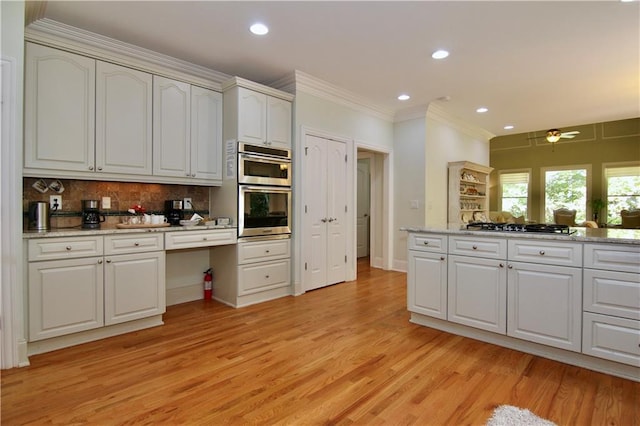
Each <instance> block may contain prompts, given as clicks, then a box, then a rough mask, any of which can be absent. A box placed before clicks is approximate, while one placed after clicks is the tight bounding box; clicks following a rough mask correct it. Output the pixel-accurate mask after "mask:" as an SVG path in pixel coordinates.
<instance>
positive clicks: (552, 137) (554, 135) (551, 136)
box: [529, 129, 580, 143]
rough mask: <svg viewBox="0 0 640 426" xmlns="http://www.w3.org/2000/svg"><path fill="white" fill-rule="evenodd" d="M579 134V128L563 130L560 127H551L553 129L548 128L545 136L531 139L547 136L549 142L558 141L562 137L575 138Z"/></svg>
mask: <svg viewBox="0 0 640 426" xmlns="http://www.w3.org/2000/svg"><path fill="white" fill-rule="evenodd" d="M579 134H580V132H579V131H578V130H573V131H571V132H562V131H560V130H559V129H551V130H547V133H546V135H544V136H536V137H533V138H529V139H540V138H545V139H546V140H547V142H549V143H556V142H558V141H559V140H560V139H573V138H575V137H576V135H579Z"/></svg>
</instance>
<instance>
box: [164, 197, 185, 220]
mask: <svg viewBox="0 0 640 426" xmlns="http://www.w3.org/2000/svg"><path fill="white" fill-rule="evenodd" d="M164 214H165V216H167V222H168V223H170V224H171V225H180V221H181V220H183V219H184V210H183V206H182V200H167V201H165V202H164Z"/></svg>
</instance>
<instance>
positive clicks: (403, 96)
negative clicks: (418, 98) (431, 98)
mask: <svg viewBox="0 0 640 426" xmlns="http://www.w3.org/2000/svg"><path fill="white" fill-rule="evenodd" d="M409 99H411V96H409V95H406V94H404V93H403V94H402V95H400V96H398V100H400V101H408V100H409Z"/></svg>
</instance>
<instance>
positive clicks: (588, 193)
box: [540, 164, 593, 223]
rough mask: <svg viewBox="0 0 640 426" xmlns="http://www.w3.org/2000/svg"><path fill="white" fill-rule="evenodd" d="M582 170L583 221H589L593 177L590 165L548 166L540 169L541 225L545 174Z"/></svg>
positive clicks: (543, 210)
mask: <svg viewBox="0 0 640 426" xmlns="http://www.w3.org/2000/svg"><path fill="white" fill-rule="evenodd" d="M581 169H584V170H586V171H587V178H586V179H587V189H586V193H585V204H586V205H585V206H584V207H585V220H589V218H590V217H591V205H590V203H589V200H591V199H592V197H591V187H592V185H591V179H592V177H593V173H592V167H591V164H570V165H566V166H548V167H540V221H541V222H542V223H544V222H546V219H545V210H546V208H547V185H546V183H547V182H546V180H545V178H546V175H547V172H556V171H563V170H581Z"/></svg>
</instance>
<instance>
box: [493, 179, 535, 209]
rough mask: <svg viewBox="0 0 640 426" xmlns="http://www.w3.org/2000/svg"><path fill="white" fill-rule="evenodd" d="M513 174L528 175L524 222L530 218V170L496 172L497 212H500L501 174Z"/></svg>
mask: <svg viewBox="0 0 640 426" xmlns="http://www.w3.org/2000/svg"><path fill="white" fill-rule="evenodd" d="M513 173H526V174H527V175H528V179H527V214H526V217H525V220H529V219H530V218H531V177H532V170H531V169H530V168H528V169H505V170H500V171H499V172H498V210H499V211H503V210H502V175H503V174H513Z"/></svg>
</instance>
